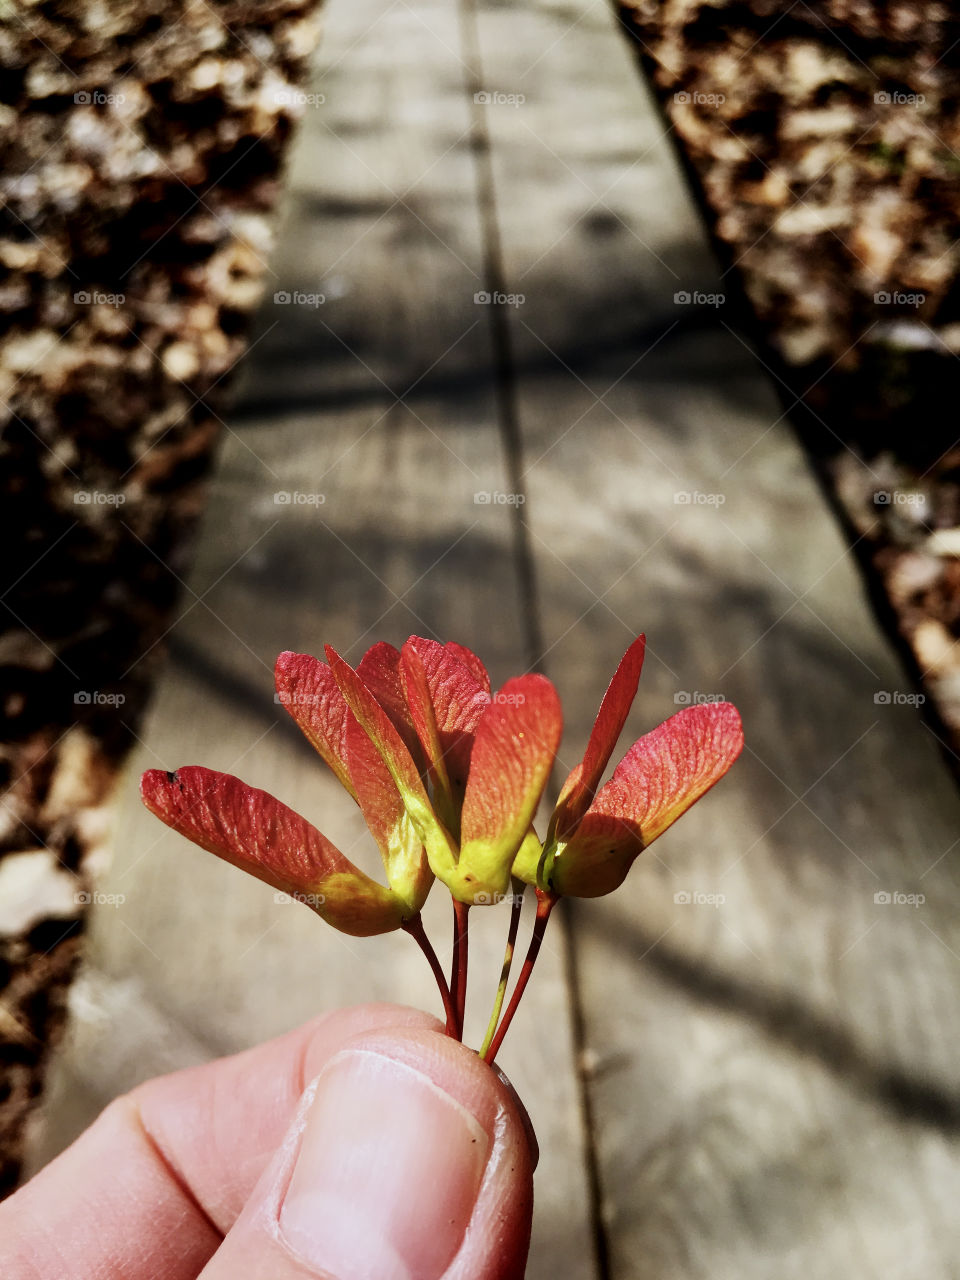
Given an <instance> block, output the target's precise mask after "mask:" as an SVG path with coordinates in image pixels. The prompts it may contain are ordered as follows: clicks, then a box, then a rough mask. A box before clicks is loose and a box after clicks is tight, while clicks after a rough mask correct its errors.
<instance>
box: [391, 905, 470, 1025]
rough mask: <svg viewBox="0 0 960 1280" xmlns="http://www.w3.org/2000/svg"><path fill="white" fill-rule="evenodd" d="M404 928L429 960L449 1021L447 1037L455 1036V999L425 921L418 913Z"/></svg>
mask: <svg viewBox="0 0 960 1280" xmlns="http://www.w3.org/2000/svg"><path fill="white" fill-rule="evenodd" d="M402 928H403V929H404V930H405V931H406V932H407V933H409V935H410V937H411V938H413V939H414V941H415V942H416V943H417V945H418V946H419V948H420V950H421V951H422V952H423V954H424V955H425V956H426V958H427V964H428V965H429V966H430V971H431V973H432V974H433V976H434V978H436V980H437V986H438V987H439V988H440V999H441V1000H442V1001H443V1012H444V1014H445V1015H446V1019H447V1035H448V1036H455V1035H456V1034H457V1011H456V1008H455V1007H454V1003H453V997H452V996H451V994H450V988H449V986H448V985H447V980H446V978H445V977H444V976H443V969H442V967H441V965H440V961H439V959H438V958H437V953H436V951H434V949H433V944H432V943H431V941H430V939H429V938H428V937H427V935H426V932H425V931H424V928H423V921H422V920H421V919H420V913H419V912H418V913H417V914H416V915H415V916H414V917H413V919H412V920H405V921H404V923H403V926H402Z"/></svg>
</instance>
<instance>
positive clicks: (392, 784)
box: [141, 636, 743, 1062]
mask: <svg viewBox="0 0 960 1280" xmlns="http://www.w3.org/2000/svg"><path fill="white" fill-rule="evenodd" d="M643 655H644V637H643V636H640V637H639V638H638V639H637V640H635V641H634V642H633V644H631V645H630V647H629V648H628V649H627V652H626V653H625V655H624V657H623V659H622V660H621V662H620V664H619V666H618V667H617V670H616V672H615V673H614V676H613V679H612V680H611V681H610V684H609V686H608V688H607V691H606V693H605V694H604V697H603V700H602V702H601V704H600V710H599V712H598V714H597V718H596V721H595V723H594V726H593V730H592V732H591V734H590V738H589V741H588V743H587V747H586V751H585V752H584V756H583V759H582V760H581V761H580V763H579V764H578V765H577V766H576V767H575V768H574V769H573V770H572V771H571V773H570V774H569V776H568V777H567V780H566V781H565V782H564V784H563V786H562V787H561V789H560V793H559V797H558V800H557V804H556V806H555V808H554V810H553V814H552V816H551V817H550V819H549V822H548V825H547V829H546V837H545V840H544V841H541V840H540V838H539V836H538V835H537V832H536V830H535V828H534V826H533V822H534V818H535V815H536V813H537V809H538V807H539V805H540V802H541V799H542V796H543V792H544V789H545V787H546V785H547V782H548V780H549V777H550V774H551V771H552V769H553V765H554V760H555V757H556V752H557V748H558V746H559V743H560V737H561V733H562V728H563V719H562V712H561V707H560V699H559V697H558V695H557V692H556V689H555V688H554V686H553V685H552V684H551V682H550V681H549V680H548V679H547V678H546V677H545V676H542V675H536V674H528V675H522V676H517V677H514V678H513V679H511V680H508V681H507V682H506V684H505V685H504V686H503V687H502V688H501V689H500V690H499V691H498V692H497V693H495V694H494V693H492V692H491V685H490V678H489V676H488V674H487V672H486V669H485V667H484V665H483V663H482V662H481V661H480V659H479V658H478V657H477V656H476V654H474V653H471V651H470V650H469V649H466V648H464V647H463V646H462V645H458V644H454V643H447V644H440V643H439V642H437V641H435V640H428V639H424V638H422V637H419V636H411V637H410V639H409V640H407V641H406V643H405V644H404V645H403V647H402V649H399V650H398V649H396V648H394V647H393V646H392V645H390V644H386V643H384V642H380V643H378V644H375V645H374V646H373V647H372V648H371V649H369V650H368V651H367V652H366V653H365V654H364V656H363V658H362V659H361V661H360V662H359V664H358V665H357V667H356V669H354V668H353V667H351V666H350V665H349V664H348V663H347V662H345V661H344V659H343V658H342V657H341V656H340V655H339V654H338V653H337V652H336V650H334V649H332V648H331V647H329V646H327V648H326V656H327V662H322V661H321V660H320V659H318V658H315V657H311V656H309V655H307V654H297V653H282V654H281V655H280V657H279V658H278V659H277V665H276V686H277V695H278V700H279V702H280V703H281V704H282V705H283V706H284V707H285V708H286V710H287V711H288V712H289V713H290V715H291V716H292V717H293V719H294V720H295V721H296V723H297V724H298V726H299V727H300V729H301V730H302V732H303V733H304V735H305V737H306V738H307V739H308V741H309V742H310V743H311V744H312V745H313V746H314V747H315V749H316V750H317V752H318V754H319V755H320V757H321V758H322V759H323V760H324V761H325V763H326V764H327V765H328V766H329V767H330V769H331V770H332V771H333V773H334V775H335V776H336V777H337V779H338V780H339V781H340V783H341V784H342V785H343V787H344V788H345V789H346V790H347V792H348V793H349V794H350V795H351V796H352V797H353V799H354V800H355V802H356V803H357V805H358V806H359V808H360V810H361V812H362V814H363V817H364V819H365V821H366V823H367V825H368V827H369V828H370V831H371V833H372V834H373V837H374V839H375V840H376V843H377V846H378V848H379V850H380V856H381V859H382V862H383V867H384V872H385V876H386V881H387V883H386V885H382V884H379V883H377V882H376V881H375V880H372V879H371V878H370V877H369V876H366V875H365V874H364V873H363V872H362V871H360V870H359V869H358V868H357V867H355V866H354V865H353V863H351V862H350V861H349V859H347V858H346V857H345V856H344V855H343V854H342V853H341V852H340V851H339V850H338V849H337V848H336V846H335V845H333V844H332V843H331V842H330V841H329V840H327V838H326V837H325V836H323V835H322V834H321V833H320V832H319V831H318V830H317V829H316V828H315V827H313V826H312V825H311V824H310V823H308V822H307V821H306V820H305V819H304V818H302V817H300V816H299V815H298V814H296V813H294V812H293V810H291V809H289V808H287V806H286V805H284V804H282V803H281V802H280V801H279V800H276V799H275V798H274V797H273V796H271V795H268V794H267V793H266V792H264V791H259V790H257V789H255V788H253V787H249V786H247V785H246V784H245V783H243V782H241V781H240V780H239V779H238V778H234V777H232V776H230V775H228V774H222V773H216V772H214V771H213V770H210V769H203V768H200V767H197V766H191V767H188V768H183V769H179V770H177V772H176V773H164V772H162V771H160V770H150V771H149V772H148V773H145V774H144V776H143V780H142V784H141V790H142V795H143V800H144V803H145V804H146V805H147V807H148V808H149V809H150V810H151V811H152V812H153V813H155V814H156V815H157V817H159V818H160V819H161V820H162V821H164V822H166V823H167V825H168V826H171V827H173V828H174V829H175V830H177V831H179V832H180V833H181V834H183V835H185V836H187V837H188V838H189V839H191V840H193V841H194V843H196V844H198V845H200V846H201V847H202V848H204V849H207V850H209V851H210V852H211V853H215V854H217V855H218V856H219V857H221V858H224V859H225V860H226V861H228V862H232V863H233V864H234V865H235V866H239V867H241V868H243V869H244V870H246V871H250V872H251V873H252V874H253V875H255V876H257V877H259V878H260V879H261V880H264V881H266V882H267V883H268V884H270V885H273V886H274V888H277V889H281V890H283V891H284V892H287V893H290V894H291V895H292V896H294V897H296V898H297V899H299V900H301V901H303V902H305V903H306V904H307V905H308V906H310V907H312V908H313V909H314V910H315V911H316V912H317V914H318V915H320V916H321V917H322V918H323V919H324V920H326V921H327V922H328V923H330V924H332V925H333V926H334V927H335V928H338V929H341V930H342V931H343V932H345V933H350V934H354V935H356V936H363V935H369V934H376V933H384V932H388V931H390V930H392V929H397V928H403V929H406V930H407V931H408V932H409V933H411V934H412V935H413V936H414V937H415V938H416V940H417V941H418V943H419V944H420V946H421V947H422V948H423V950H424V953H425V955H426V956H427V959H428V961H429V962H430V965H431V968H432V970H433V972H434V975H435V976H436V978H437V982H438V986H439V988H440V992H441V996H442V997H443V1001H444V1007H445V1009H446V1012H447V1030H448V1032H449V1033H450V1034H452V1035H457V1036H460V1037H462V1030H463V1007H464V1002H465V998H466V973H467V918H468V917H467V913H468V911H469V909H470V907H471V906H474V905H488V904H490V903H495V902H499V901H501V900H503V899H505V898H507V899H509V900H510V901H511V902H512V911H511V917H510V926H509V932H508V938H507V949H506V953H505V957H504V966H503V971H502V974H501V982H500V987H499V989H498V993H497V999H496V1001H495V1003H494V1010H493V1014H492V1016H491V1020H490V1025H489V1027H488V1032H487V1036H486V1038H485V1040H484V1043H483V1046H482V1047H481V1050H480V1052H481V1054H482V1055H483V1056H485V1057H486V1059H487V1061H490V1062H492V1061H493V1058H494V1056H495V1054H496V1052H497V1050H498V1048H499V1045H500V1043H501V1041H502V1039H503V1035H504V1033H505V1031H506V1029H507V1026H509V1023H510V1021H511V1019H512V1017H513V1013H514V1011H515V1009H516V1006H517V1004H518V1002H519V999H520V996H521V995H522V993H523V990H524V987H525V985H526V982H527V980H528V979H529V976H530V972H531V971H532V968H533V962H534V960H535V959H536V955H537V952H538V950H539V946H540V942H541V940H542V936H543V930H544V928H545V927H546V923H547V920H548V918H549V915H550V911H551V910H552V907H553V905H554V903H555V902H556V901H557V900H558V898H559V897H560V896H561V895H563V894H573V895H577V896H580V897H597V896H600V895H602V894H606V893H609V892H611V890H613V889H615V888H617V887H618V886H619V885H620V884H621V883H622V881H623V880H624V878H625V877H626V875H627V873H628V871H629V869H630V867H631V865H632V863H633V861H634V860H635V858H636V857H637V855H638V854H639V853H640V852H642V850H643V849H645V848H646V847H647V845H649V844H650V843H651V842H652V841H653V840H655V839H656V838H657V837H658V836H659V835H661V834H662V833H663V832H664V831H665V830H666V829H667V827H669V826H670V825H671V824H672V823H673V822H675V821H676V819H677V818H678V817H680V816H681V815H682V814H683V813H685V812H686V810H687V809H688V808H690V806H691V805H692V804H693V803H694V802H695V801H696V800H698V799H699V798H700V797H701V796H702V795H704V794H705V792H707V791H708V790H709V789H710V787H712V786H713V785H714V784H715V783H716V782H718V781H719V779H720V778H722V777H723V775H724V774H725V773H726V771H727V770H728V769H729V768H730V766H731V765H732V764H733V762H734V760H736V758H737V756H738V755H739V754H740V751H741V749H742V746H743V733H742V728H741V724H740V717H739V715H738V714H737V711H736V709H735V708H734V707H733V706H731V705H730V704H729V703H725V702H720V703H708V704H706V705H702V706H695V707H688V708H685V709H684V710H683V711H680V712H678V713H677V714H676V715H674V716H671V717H670V719H669V720H667V721H665V722H664V723H663V724H661V725H660V726H659V727H658V728H656V729H654V730H652V732H650V733H648V734H646V735H645V736H644V737H642V738H640V739H639V740H638V741H637V742H635V743H634V744H633V746H632V747H631V748H630V750H629V751H628V752H627V753H626V755H625V756H624V757H623V759H622V760H621V761H620V763H619V764H618V765H617V767H616V769H615V770H614V773H613V776H612V777H611V778H610V780H609V781H608V782H607V783H606V784H605V785H602V786H601V782H602V779H603V775H604V773H605V771H606V769H607V766H608V764H609V762H610V758H611V756H612V754H613V751H614V748H615V747H616V744H617V741H618V739H619V737H620V734H621V732H622V730H623V726H624V724H625V723H626V719H627V715H628V713H629V711H630V707H631V705H632V703H633V700H634V697H635V695H636V691H637V686H638V683H639V679H640V671H641V668H642V665H643ZM435 877H436V878H437V879H439V880H441V881H443V883H444V884H445V885H446V886H447V888H448V889H449V891H450V893H451V896H452V898H453V901H454V913H455V930H454V948H453V962H452V972H451V977H450V981H449V982H447V981H446V980H445V978H444V975H443V973H442V970H441V968H440V965H439V961H438V960H437V957H436V953H435V951H434V950H433V947H432V946H431V945H430V943H429V941H428V940H427V938H426V935H425V933H424V931H423V928H422V925H421V923H420V916H419V913H420V908H421V907H422V905H423V902H424V900H425V899H426V896H427V894H428V892H429V890H430V887H431V885H432V882H433V879H434V878H435ZM527 885H530V886H533V887H534V890H535V893H536V897H537V916H536V922H535V925H534V932H533V937H532V940H531V944H530V950H529V951H528V954H527V958H526V960H525V962H524V967H523V970H522V971H521V975H520V978H519V980H518V982H517V984H516V988H515V990H514V994H513V997H512V1000H511V1003H510V1006H509V1008H508V1009H507V1012H506V1013H505V1014H504V1015H503V1018H502V1019H501V1018H500V1013H501V1009H502V1004H503V999H504V995H505V991H506V986H507V981H508V976H509V971H510V963H511V961H512V957H513V950H514V945H515V942H516V935H517V928H518V925H519V920H520V905H521V903H522V898H523V893H524V889H525V886H527ZM511 887H512V890H513V892H512V893H511V892H510V890H511Z"/></svg>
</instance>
